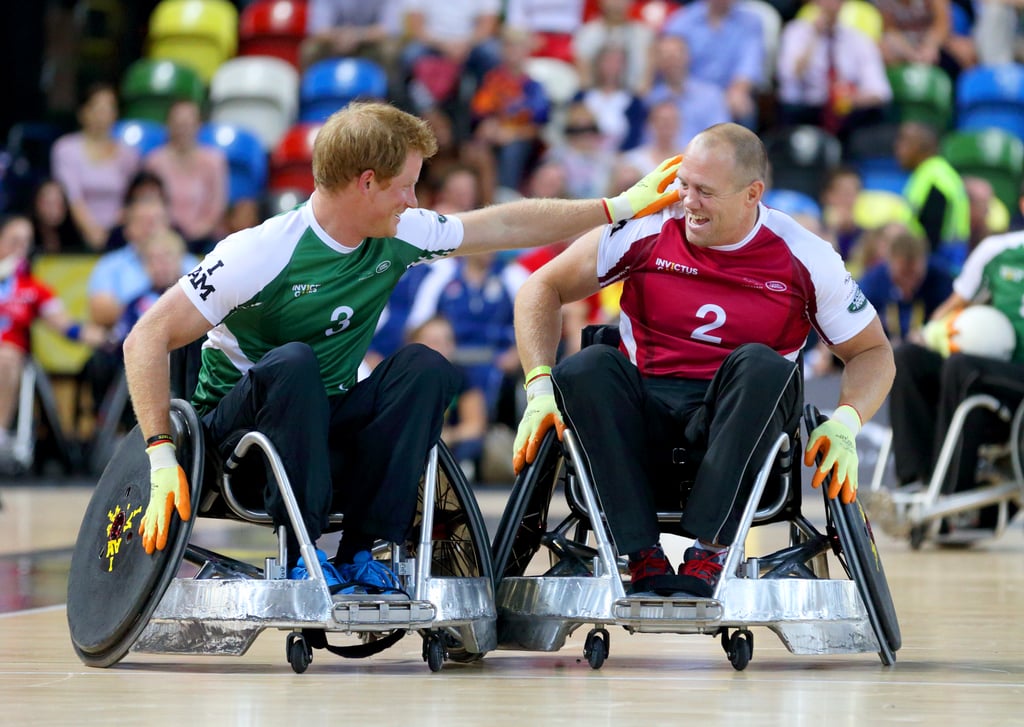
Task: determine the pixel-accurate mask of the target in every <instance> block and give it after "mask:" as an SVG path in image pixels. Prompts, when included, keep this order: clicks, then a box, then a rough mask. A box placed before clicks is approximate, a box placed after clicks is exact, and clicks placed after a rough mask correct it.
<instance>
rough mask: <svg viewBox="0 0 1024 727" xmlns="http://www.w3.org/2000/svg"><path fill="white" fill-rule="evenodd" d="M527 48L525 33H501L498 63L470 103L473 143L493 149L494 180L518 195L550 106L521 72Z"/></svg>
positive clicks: (510, 30) (530, 42) (529, 41)
mask: <svg viewBox="0 0 1024 727" xmlns="http://www.w3.org/2000/svg"><path fill="white" fill-rule="evenodd" d="M532 47H533V36H532V35H531V34H530V33H529V32H528V31H525V30H522V29H519V28H511V27H507V28H505V29H504V30H503V32H502V40H501V62H500V63H499V64H498V65H497V66H496V67H495V68H493V69H492V70H490V71H488V72H487V75H485V76H484V79H483V82H482V83H481V84H480V88H479V89H477V92H476V93H475V94H474V96H473V100H472V102H471V104H470V108H471V109H472V112H473V119H474V122H475V124H476V129H475V131H474V134H473V136H474V139H475V140H476V141H477V142H479V143H480V144H482V145H485V146H487V147H490V149H491V150H492V152H493V155H494V159H495V167H496V173H494V175H493V178H496V180H497V186H499V187H504V188H505V189H514V190H518V189H519V186H520V185H521V184H522V182H523V178H524V176H525V173H526V168H527V165H528V164H529V162H530V161H531V160H532V159H533V158H534V157H535V156H536V155H537V153H538V151H539V149H540V146H539V141H540V131H541V129H542V128H543V126H544V124H546V123H547V120H548V113H549V111H550V107H551V104H550V102H549V101H548V98H547V96H546V95H545V93H544V88H543V86H541V85H540V83H538V82H537V81H535V80H533V79H532V78H530V76H528V75H527V74H526V71H525V70H524V63H525V61H526V59H527V57H529V55H530V50H531V48H532ZM482 171H484V174H485V176H491V174H490V172H489V171H485V170H482ZM484 184H488V180H485V181H484Z"/></svg>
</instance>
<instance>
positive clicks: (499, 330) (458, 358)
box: [406, 253, 526, 417]
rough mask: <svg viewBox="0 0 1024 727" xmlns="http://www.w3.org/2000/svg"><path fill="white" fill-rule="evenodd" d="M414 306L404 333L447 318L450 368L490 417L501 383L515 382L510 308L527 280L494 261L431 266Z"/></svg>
mask: <svg viewBox="0 0 1024 727" xmlns="http://www.w3.org/2000/svg"><path fill="white" fill-rule="evenodd" d="M430 268H431V270H430V271H429V272H428V273H427V275H426V277H425V278H424V279H423V282H422V283H421V284H420V287H419V290H418V291H417V292H416V297H415V299H414V300H413V305H412V309H411V310H410V312H409V318H408V320H407V321H406V329H407V330H412V329H415V328H417V327H418V326H420V325H421V324H423V323H424V322H426V321H427V319H429V318H432V317H434V316H436V315H443V316H445V317H446V318H447V319H448V320H449V321H450V322H451V324H452V328H453V329H454V331H455V356H454V358H453V359H452V360H453V362H454V363H456V364H458V365H459V366H462V367H463V368H464V369H465V370H466V373H467V375H468V376H469V381H470V385H471V386H474V387H478V388H480V389H481V390H483V392H484V396H485V398H486V400H487V411H488V415H489V416H490V417H493V416H494V413H495V411H496V407H497V401H498V395H499V392H500V390H501V384H502V380H503V379H504V378H505V376H506V375H511V376H513V377H515V376H517V374H518V370H519V355H518V353H517V352H516V346H515V340H514V338H513V334H512V304H513V301H514V300H515V297H516V292H517V291H518V290H519V286H520V285H522V284H523V281H524V280H525V279H526V275H525V274H524V273H523V272H522V271H521V270H520V269H518V268H516V267H515V266H506V265H505V264H503V263H502V262H501V261H500V260H499V259H498V257H497V256H496V255H494V254H493V253H492V254H481V255H466V256H465V257H461V258H456V259H455V260H454V264H453V265H445V266H442V267H437V266H436V265H431V266H430Z"/></svg>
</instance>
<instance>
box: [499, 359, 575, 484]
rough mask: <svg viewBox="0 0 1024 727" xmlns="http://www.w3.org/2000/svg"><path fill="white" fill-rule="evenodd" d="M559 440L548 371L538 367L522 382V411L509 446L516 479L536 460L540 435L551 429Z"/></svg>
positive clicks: (559, 422) (560, 426)
mask: <svg viewBox="0 0 1024 727" xmlns="http://www.w3.org/2000/svg"><path fill="white" fill-rule="evenodd" d="M552 426H554V427H555V432H556V433H557V434H558V438H559V440H561V438H562V432H564V431H565V423H564V422H563V421H562V415H561V414H560V413H559V411H558V405H557V404H556V403H555V390H554V387H553V386H552V384H551V368H550V367H548V366H538V367H537V368H535V369H534V370H533V371H531V372H530V376H528V377H527V382H526V411H525V412H524V413H523V419H522V421H520V422H519V430H518V431H517V432H516V441H515V443H514V444H513V445H512V450H513V452H514V454H513V457H512V469H513V470H514V471H515V473H516V474H517V475H518V474H519V472H520V470H522V469H523V467H524V466H525V465H527V464H529V463H531V462H533V460H535V459H536V458H537V450H538V449H540V443H541V441H542V440H543V439H544V435H545V434H546V433H547V431H548V430H549V429H550V428H551V427H552Z"/></svg>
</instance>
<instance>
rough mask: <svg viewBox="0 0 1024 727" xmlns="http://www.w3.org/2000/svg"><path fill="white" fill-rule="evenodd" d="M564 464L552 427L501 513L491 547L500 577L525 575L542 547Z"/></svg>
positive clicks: (513, 488)
mask: <svg viewBox="0 0 1024 727" xmlns="http://www.w3.org/2000/svg"><path fill="white" fill-rule="evenodd" d="M561 463H562V457H561V448H560V447H559V446H558V442H557V436H556V435H555V433H554V431H553V430H552V431H549V432H548V433H547V434H546V435H545V436H544V439H543V440H542V441H541V444H540V449H539V450H538V452H537V458H536V459H535V460H534V462H533V464H531V465H529V466H528V467H526V469H524V470H523V471H522V472H521V473H520V474H519V476H518V477H516V482H515V485H513V487H512V493H511V494H510V495H509V500H508V503H507V504H506V506H505V510H504V512H503V513H502V515H501V521H500V522H499V524H498V531H497V533H496V535H495V538H494V546H493V548H492V553H493V558H494V572H495V574H496V576H497V578H498V580H501V579H502V578H506V577H518V576H521V575H523V574H524V573H525V572H526V568H527V566H529V564H530V561H531V560H532V559H533V556H534V555H536V553H537V551H538V550H540V546H541V539H542V537H543V536H544V533H545V532H546V531H547V521H548V509H549V507H550V505H551V496H552V494H553V492H554V489H555V484H556V483H557V481H558V475H559V470H560V465H561Z"/></svg>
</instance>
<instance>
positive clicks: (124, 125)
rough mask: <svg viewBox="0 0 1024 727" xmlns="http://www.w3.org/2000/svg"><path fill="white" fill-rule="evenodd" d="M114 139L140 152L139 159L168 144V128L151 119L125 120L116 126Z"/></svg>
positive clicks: (113, 132)
mask: <svg viewBox="0 0 1024 727" xmlns="http://www.w3.org/2000/svg"><path fill="white" fill-rule="evenodd" d="M112 134H113V137H114V138H115V139H118V140H119V141H120V142H121V143H122V144H127V145H128V146H130V147H133V148H134V149H135V150H136V151H138V152H139V158H140V159H141V158H142V157H144V156H146V155H147V154H149V152H151V151H153V150H154V149H156V148H157V147H158V146H163V145H164V144H166V143H167V128H166V127H165V126H164V125H163V124H161V123H160V122H159V121H150V120H149V119H124V120H122V121H118V122H117V123H116V124H114V129H113V131H112Z"/></svg>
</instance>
